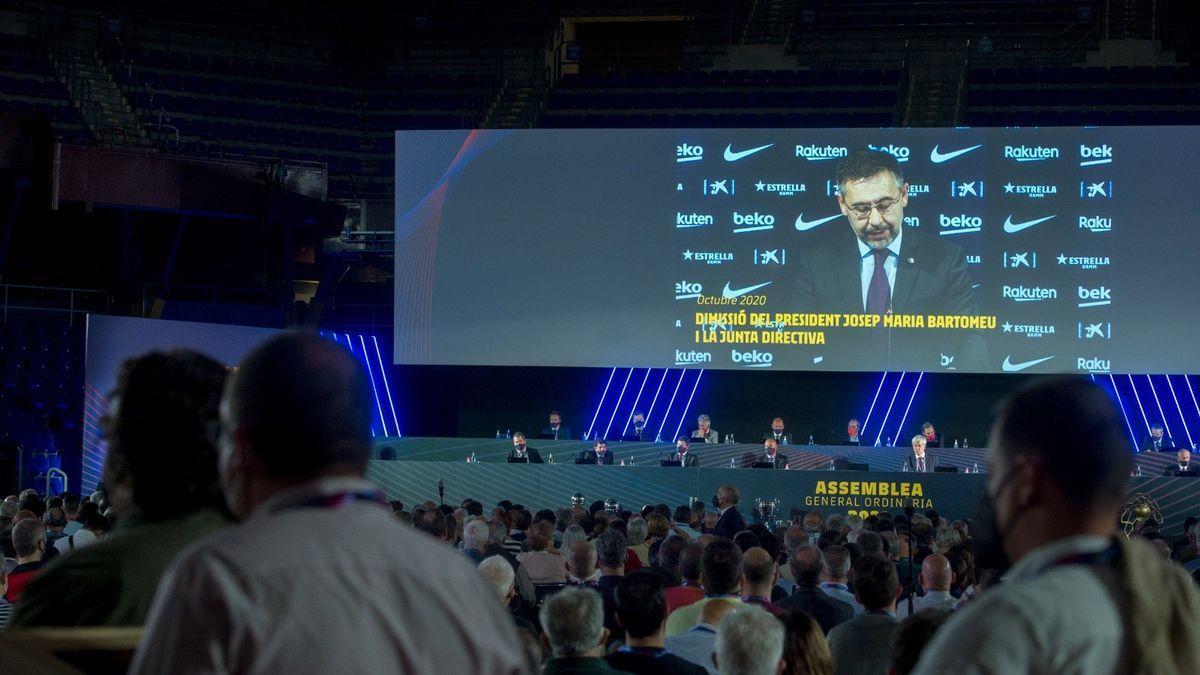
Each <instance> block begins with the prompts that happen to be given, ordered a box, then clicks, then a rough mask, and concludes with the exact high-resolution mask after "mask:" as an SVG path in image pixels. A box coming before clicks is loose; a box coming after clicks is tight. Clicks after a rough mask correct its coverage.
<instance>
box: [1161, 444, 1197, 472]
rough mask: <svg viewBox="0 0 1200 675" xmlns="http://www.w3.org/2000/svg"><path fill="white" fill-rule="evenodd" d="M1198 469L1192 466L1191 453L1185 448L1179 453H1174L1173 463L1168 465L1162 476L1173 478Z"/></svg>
mask: <svg viewBox="0 0 1200 675" xmlns="http://www.w3.org/2000/svg"><path fill="white" fill-rule="evenodd" d="M1197 468H1200V467H1198V466H1197V465H1195V464H1192V451H1191V450H1188V449H1186V448H1180V450H1179V452H1177V453H1175V463H1174V464H1168V465H1167V468H1166V469H1163V475H1164V476H1174V475H1175V474H1176V473H1180V472H1182V471H1195V470H1196V469H1197Z"/></svg>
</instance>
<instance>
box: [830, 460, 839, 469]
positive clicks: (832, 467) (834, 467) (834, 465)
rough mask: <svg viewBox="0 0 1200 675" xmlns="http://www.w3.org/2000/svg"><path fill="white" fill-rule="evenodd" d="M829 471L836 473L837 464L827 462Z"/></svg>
mask: <svg viewBox="0 0 1200 675" xmlns="http://www.w3.org/2000/svg"><path fill="white" fill-rule="evenodd" d="M828 470H829V471H837V464H835V463H834V461H833V460H832V459H831V460H829V469H828Z"/></svg>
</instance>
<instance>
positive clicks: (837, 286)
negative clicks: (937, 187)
mask: <svg viewBox="0 0 1200 675" xmlns="http://www.w3.org/2000/svg"><path fill="white" fill-rule="evenodd" d="M827 227H829V228H831V229H830V230H828V231H827V232H822V233H819V234H817V235H816V236H817V238H818V239H819V241H816V242H814V243H813V244H812V245H811V246H807V247H803V248H801V249H800V252H799V253H798V255H797V256H796V266H795V267H794V268H793V269H794V270H795V277H794V279H795V284H794V286H793V290H794V300H793V302H792V303H791V305H790V306H791V307H792V308H793V311H797V312H824V313H834V314H862V313H864V311H865V309H864V308H863V296H862V256H861V254H860V252H859V248H858V243H857V241H858V239H857V237H856V236H855V235H854V231H853V230H852V229H851V228H850V226H849V224H848V223H846V222H845V221H838V222H835V223H830V224H829V225H828V226H827ZM901 231H902V235H901V240H900V255H899V259H898V260H897V261H896V263H897V265H896V280H895V283H894V284H893V286H894V287H893V289H892V292H891V309H892V311H893V312H894V313H895V314H936V315H955V316H959V315H976V314H978V313H979V306H978V302H977V300H976V298H975V292H974V290H973V289H972V288H971V283H972V282H971V276H970V275H969V274H968V273H967V261H966V257H965V256H964V255H963V251H962V249H961V248H959V247H958V245H956V244H953V243H951V242H949V241H947V240H945V239H942V238H940V237H931V236H929V235H925V234H922V233H921V232H920V231H918V230H914V229H912V228H910V227H903V228H902V230H901ZM889 333H890V335H889ZM834 344H839V345H840V346H841V348H839V349H836V350H833V349H828V348H815V349H813V350H812V351H811V354H812V355H813V356H814V357H815V356H818V355H819V356H823V357H824V360H823V361H822V365H823V366H824V367H826V368H829V369H847V367H852V368H851V369H861V368H863V367H864V366H865V365H867V364H871V365H872V367H883V368H887V367H897V366H900V365H903V366H904V367H906V368H917V367H920V368H924V369H928V370H939V369H943V368H955V369H958V370H964V369H985V368H986V367H987V364H988V350H987V343H986V342H985V341H984V338H983V334H982V333H981V332H977V331H957V330H955V331H941V332H929V331H922V330H915V331H913V330H909V331H905V330H889V329H882V328H881V329H879V330H878V331H875V330H863V329H853V330H844V332H842V333H839V334H838V336H837V338H836V340H835V342H834ZM864 350H882V353H881V354H880V355H879V356H873V355H872V356H864V353H870V352H864ZM947 358H950V359H952V360H951V361H949V362H947V361H946V359H947Z"/></svg>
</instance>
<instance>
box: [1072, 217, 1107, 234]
mask: <svg viewBox="0 0 1200 675" xmlns="http://www.w3.org/2000/svg"><path fill="white" fill-rule="evenodd" d="M1112 225H1113V219H1112V218H1105V217H1103V216H1090V217H1089V216H1079V229H1081V230H1087V231H1088V232H1112Z"/></svg>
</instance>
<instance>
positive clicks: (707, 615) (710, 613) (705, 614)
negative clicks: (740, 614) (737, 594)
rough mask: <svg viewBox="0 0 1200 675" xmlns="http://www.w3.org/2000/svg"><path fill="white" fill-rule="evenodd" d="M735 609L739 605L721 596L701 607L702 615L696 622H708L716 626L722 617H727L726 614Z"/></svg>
mask: <svg viewBox="0 0 1200 675" xmlns="http://www.w3.org/2000/svg"><path fill="white" fill-rule="evenodd" d="M735 609H737V605H734V604H733V603H732V602H730V601H728V600H721V599H719V598H717V599H713V600H709V601H708V602H706V603H704V607H703V608H701V609H700V616H699V617H697V619H696V624H697V625H699V624H708V625H710V626H716V625H718V624H719V623H721V619H723V618H725V615H726V614H729V613H730V612H732V611H733V610H735Z"/></svg>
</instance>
